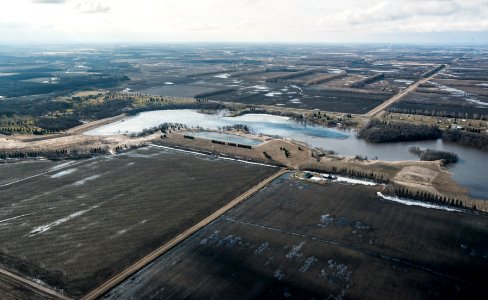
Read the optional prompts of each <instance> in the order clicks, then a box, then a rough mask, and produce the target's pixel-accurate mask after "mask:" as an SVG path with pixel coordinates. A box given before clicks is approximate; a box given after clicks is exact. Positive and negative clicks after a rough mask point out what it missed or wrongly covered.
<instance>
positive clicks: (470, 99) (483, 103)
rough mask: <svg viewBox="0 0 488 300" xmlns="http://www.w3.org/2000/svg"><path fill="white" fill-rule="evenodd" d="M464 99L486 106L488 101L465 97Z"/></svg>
mask: <svg viewBox="0 0 488 300" xmlns="http://www.w3.org/2000/svg"><path fill="white" fill-rule="evenodd" d="M465 100H466V101H468V102H471V103H476V104H479V105H483V106H488V103H486V102H483V101H480V100H478V99H473V98H466V99H465Z"/></svg>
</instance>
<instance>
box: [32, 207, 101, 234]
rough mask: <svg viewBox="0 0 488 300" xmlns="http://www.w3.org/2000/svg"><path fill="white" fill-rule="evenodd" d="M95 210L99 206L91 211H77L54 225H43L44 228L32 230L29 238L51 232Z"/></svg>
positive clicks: (39, 227) (53, 223)
mask: <svg viewBox="0 0 488 300" xmlns="http://www.w3.org/2000/svg"><path fill="white" fill-rule="evenodd" d="M95 208H98V205H96V206H93V207H91V208H89V209H85V210H80V211H77V212H75V213H72V214H71V215H69V216H66V217H64V218H61V219H58V220H56V221H54V222H52V223H49V224H46V225H42V226H38V227H35V228H34V229H32V231H31V232H30V233H29V236H34V235H38V234H41V233H44V232H46V231H48V230H50V229H51V228H53V227H55V226H58V225H61V224H63V223H66V222H68V221H70V220H72V219H74V218H76V217H79V216H81V215H83V214H85V213H87V212H89V211H91V210H92V209H95Z"/></svg>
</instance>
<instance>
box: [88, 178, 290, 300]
mask: <svg viewBox="0 0 488 300" xmlns="http://www.w3.org/2000/svg"><path fill="white" fill-rule="evenodd" d="M286 172H288V170H286V169H280V170H279V171H278V172H276V173H275V174H273V175H271V176H270V177H268V178H266V179H265V180H263V181H261V182H260V183H258V184H257V185H255V186H254V187H253V188H251V189H249V190H248V191H246V192H245V193H243V194H241V195H240V196H238V197H237V198H235V199H234V200H232V201H231V202H229V203H228V204H226V205H225V206H223V207H222V208H220V209H219V210H217V211H216V212H214V213H213V214H211V215H210V216H208V217H207V218H205V219H203V220H202V221H200V222H199V223H198V224H196V225H194V226H193V227H191V228H189V229H187V230H186V231H184V232H183V233H181V234H179V235H178V236H176V237H175V238H174V239H172V240H171V241H169V242H168V243H166V244H164V245H162V246H161V247H159V248H158V249H156V250H154V251H153V252H151V253H150V254H149V255H147V256H145V257H143V258H142V259H140V260H139V261H137V262H136V263H135V264H133V265H132V266H130V267H128V268H127V269H125V270H124V271H122V272H121V273H119V274H117V275H116V276H114V277H112V278H111V279H109V280H107V281H106V282H105V283H103V284H102V285H100V286H99V287H97V288H96V289H94V290H93V291H91V292H90V293H88V294H86V295H85V296H84V297H83V298H82V300H93V299H97V298H98V297H100V296H102V295H103V294H105V293H106V292H108V291H109V290H111V289H112V288H114V287H115V286H116V285H118V284H120V283H122V282H123V281H124V280H125V279H127V278H129V277H130V276H131V275H132V274H134V273H135V272H137V271H139V270H141V269H142V268H144V267H145V266H146V265H148V264H149V263H151V262H152V261H154V260H155V259H156V258H158V257H159V256H161V255H162V254H164V253H165V252H167V251H169V250H171V249H172V248H173V247H175V246H176V245H178V244H179V243H181V242H183V241H184V240H185V239H187V238H188V237H190V236H191V235H192V234H194V233H195V232H197V231H198V230H200V229H202V228H203V227H205V226H207V225H208V224H210V223H211V222H213V221H214V220H216V219H217V218H218V217H220V216H222V215H223V214H224V213H226V212H227V211H229V210H230V209H232V208H233V207H235V206H236V205H238V204H239V203H241V202H242V201H244V200H246V199H248V198H249V197H251V196H252V195H254V194H255V193H257V192H259V191H260V190H261V189H262V188H264V187H265V186H267V185H268V184H270V183H271V182H272V181H273V180H275V179H277V178H278V177H280V176H282V175H283V174H285V173H286Z"/></svg>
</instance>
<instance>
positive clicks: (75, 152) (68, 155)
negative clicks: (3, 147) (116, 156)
mask: <svg viewBox="0 0 488 300" xmlns="http://www.w3.org/2000/svg"><path fill="white" fill-rule="evenodd" d="M106 153H107V150H106V149H104V148H101V147H98V148H89V149H60V150H48V151H3V152H0V160H5V159H29V158H40V157H44V158H47V159H51V160H57V159H75V158H88V157H92V156H95V155H102V154H106Z"/></svg>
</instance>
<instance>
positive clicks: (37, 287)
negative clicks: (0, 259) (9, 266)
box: [0, 269, 71, 300]
mask: <svg viewBox="0 0 488 300" xmlns="http://www.w3.org/2000/svg"><path fill="white" fill-rule="evenodd" d="M0 274H3V275H5V276H7V277H8V278H10V279H12V280H15V281H18V282H20V283H21V284H22V285H27V286H29V287H31V288H33V289H34V290H36V291H39V292H40V293H41V294H46V295H49V296H52V297H53V298H54V299H62V300H70V299H71V298H68V297H66V296H65V295H62V294H60V293H58V292H56V291H54V290H52V289H50V288H47V287H45V286H43V285H41V284H39V283H37V282H33V281H30V280H27V279H25V278H22V277H20V276H18V275H15V274H14V273H11V272H9V271H7V270H4V269H0Z"/></svg>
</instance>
